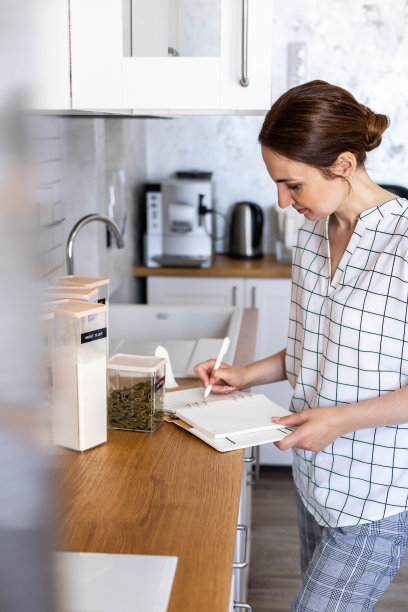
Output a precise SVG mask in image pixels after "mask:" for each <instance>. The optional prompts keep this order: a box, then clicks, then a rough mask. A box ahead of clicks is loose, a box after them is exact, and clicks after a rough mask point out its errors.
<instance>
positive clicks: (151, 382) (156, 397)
mask: <svg viewBox="0 0 408 612" xmlns="http://www.w3.org/2000/svg"><path fill="white" fill-rule="evenodd" d="M165 373H166V359H163V358H161V357H149V356H146V357H145V356H142V355H125V354H123V353H118V354H116V355H114V356H113V357H111V358H110V359H108V362H107V385H108V427H109V428H110V429H125V430H128V431H144V432H150V433H152V432H154V431H156V429H157V428H158V427H159V426H160V425H161V424H162V423H163V415H164V388H165V387H164V382H165Z"/></svg>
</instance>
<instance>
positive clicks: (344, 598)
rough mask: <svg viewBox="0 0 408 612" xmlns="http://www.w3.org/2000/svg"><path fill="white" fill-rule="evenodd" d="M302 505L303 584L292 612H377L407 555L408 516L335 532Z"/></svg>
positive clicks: (407, 513) (299, 503)
mask: <svg viewBox="0 0 408 612" xmlns="http://www.w3.org/2000/svg"><path fill="white" fill-rule="evenodd" d="M296 501H297V505H298V522H299V531H300V541H301V553H300V561H301V569H302V583H301V586H300V590H299V593H298V596H297V598H296V600H295V602H294V603H293V605H292V608H291V612H326V611H327V612H372V611H373V610H374V606H375V604H376V603H377V601H378V600H379V598H380V597H381V595H382V594H383V593H384V591H385V590H386V588H387V587H388V585H389V583H390V582H391V580H392V579H393V578H394V576H395V574H396V573H397V571H398V569H399V567H400V565H401V563H402V561H403V560H404V557H405V554H406V552H407V548H408V512H402V513H401V514H395V515H394V516H390V517H388V518H385V519H382V520H380V521H373V522H371V523H364V524H363V525H353V526H351V527H337V528H333V529H332V528H328V527H321V526H320V525H318V523H316V521H315V519H314V518H313V517H312V515H311V514H309V512H308V511H307V510H306V509H305V507H304V505H303V503H302V501H301V499H300V497H299V496H298V495H297V500H296ZM407 597H408V594H407ZM407 605H408V604H407ZM407 609H408V608H407Z"/></svg>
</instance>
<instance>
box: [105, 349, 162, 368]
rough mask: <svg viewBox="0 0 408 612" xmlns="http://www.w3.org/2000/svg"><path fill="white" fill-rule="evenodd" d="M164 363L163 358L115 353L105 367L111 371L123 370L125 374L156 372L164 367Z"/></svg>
mask: <svg viewBox="0 0 408 612" xmlns="http://www.w3.org/2000/svg"><path fill="white" fill-rule="evenodd" d="M166 362H167V359H164V357H152V356H151V355H126V353H116V355H113V357H110V359H108V361H107V363H106V366H107V368H109V369H111V370H125V371H126V372H156V370H158V369H159V368H160V367H161V366H164V365H166Z"/></svg>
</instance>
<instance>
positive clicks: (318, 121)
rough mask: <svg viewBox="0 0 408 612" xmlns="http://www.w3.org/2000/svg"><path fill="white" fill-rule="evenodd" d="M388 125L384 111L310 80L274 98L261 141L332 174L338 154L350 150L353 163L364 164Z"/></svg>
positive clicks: (266, 145) (275, 149) (294, 158)
mask: <svg viewBox="0 0 408 612" xmlns="http://www.w3.org/2000/svg"><path fill="white" fill-rule="evenodd" d="M388 125H389V118H388V117H387V116H386V115H379V114H376V113H374V112H373V111H372V110H371V109H369V108H368V107H367V106H364V104H360V103H359V102H357V100H356V99H355V98H354V97H353V96H352V95H351V93H349V92H348V91H346V90H345V89H342V88H341V87H337V86H336V85H331V84H330V83H326V82H325V81H309V82H308V83H304V84H303V85H298V86H297V87H292V89H289V90H288V91H286V92H285V93H284V94H283V95H282V96H281V97H280V98H279V99H278V100H276V102H275V103H274V104H273V106H272V108H271V109H270V111H269V112H268V114H267V115H266V117H265V121H264V123H263V125H262V128H261V131H260V133H259V142H260V143H261V144H262V145H263V146H265V147H268V148H269V149H272V150H273V151H276V153H279V154H280V155H283V156H284V157H287V158H289V159H293V160H294V161H299V162H302V163H305V164H308V165H310V166H314V167H315V168H318V169H319V170H320V171H321V172H322V173H323V174H324V175H325V176H326V177H327V178H335V175H334V174H333V173H332V172H331V171H330V167H331V166H332V164H334V162H335V161H336V159H337V157H338V156H339V155H340V154H341V153H343V152H344V151H350V152H351V153H353V154H354V155H355V157H356V160H357V165H358V166H361V165H363V164H364V161H365V159H366V152H367V151H371V150H372V149H375V148H376V147H378V146H379V144H380V143H381V138H382V134H383V132H384V131H385V130H386V129H387V127H388Z"/></svg>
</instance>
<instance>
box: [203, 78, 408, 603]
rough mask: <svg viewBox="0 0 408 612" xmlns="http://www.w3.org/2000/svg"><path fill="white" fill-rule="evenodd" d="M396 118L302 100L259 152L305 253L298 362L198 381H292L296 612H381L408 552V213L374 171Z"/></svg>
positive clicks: (295, 328)
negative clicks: (295, 218) (293, 213)
mask: <svg viewBox="0 0 408 612" xmlns="http://www.w3.org/2000/svg"><path fill="white" fill-rule="evenodd" d="M388 123H389V122H388V118H387V117H386V116H384V115H380V114H376V113H374V112H372V111H371V110H370V109H369V108H367V107H365V106H364V105H362V104H359V103H358V102H357V101H356V100H355V98H354V97H353V96H352V95H351V94H350V93H349V92H347V91H345V90H344V89H341V88H339V87H336V86H334V85H330V84H329V83H325V82H323V81H311V82H310V83H306V84H304V85H300V86H298V87H294V88H293V89H290V90H289V91H287V92H286V93H285V94H283V95H282V96H281V98H279V99H278V100H277V101H276V102H275V104H274V105H273V106H272V108H271V110H270V111H269V113H268V114H267V116H266V118H265V121H264V124H263V126H262V129H261V132H260V136H259V140H260V143H261V145H262V156H263V159H264V162H265V165H266V167H267V169H268V172H269V174H270V176H271V178H272V179H273V181H274V182H275V183H276V185H277V189H278V204H279V206H280V207H281V208H286V207H289V206H293V207H294V208H295V209H296V210H297V211H298V213H299V214H301V215H303V216H304V218H305V222H304V224H303V226H302V227H301V229H300V230H299V232H298V235H297V239H296V241H295V245H294V253H293V265H292V298H291V310H290V322H289V331H288V340H287V346H286V348H285V349H283V350H282V351H280V352H279V353H276V354H275V355H272V356H271V357H268V358H266V359H263V360H261V361H258V362H255V363H252V364H250V365H248V366H246V367H229V366H227V365H225V364H223V365H222V366H221V367H220V368H219V369H218V370H216V371H212V367H213V366H214V361H213V360H210V361H207V362H205V363H202V364H199V365H198V366H196V368H195V371H196V373H197V374H198V375H199V376H200V378H201V380H202V382H203V384H204V385H205V386H206V385H208V384H212V385H213V387H212V391H213V392H214V393H230V392H231V391H234V390H235V389H241V388H245V387H250V386H254V385H259V384H265V383H269V382H276V381H280V380H284V379H286V378H287V379H288V380H289V382H290V384H291V386H292V387H293V399H292V403H291V411H292V412H293V413H294V414H293V415H291V416H288V417H285V418H281V419H273V420H274V421H276V422H279V423H280V424H282V425H286V426H294V429H293V431H292V433H290V434H289V435H288V436H286V437H285V438H284V439H283V440H281V441H280V442H278V443H276V446H277V447H278V448H280V449H281V450H285V449H288V448H292V449H293V454H294V463H293V475H294V481H295V485H296V491H297V503H298V515H299V528H300V535H301V566H302V583H301V587H300V590H299V593H298V596H297V598H296V600H295V602H294V604H293V607H292V610H293V611H295V610H296V611H300V610H302V611H306V610H307V611H312V610H313V611H314V610H316V611H319V612H322V611H323V610H333V611H334V610H336V612H342V611H344V612H346V611H347V612H352V611H353V612H354V611H355V612H357V611H358V612H361V611H363V610H364V611H366V610H373V609H374V605H375V603H376V602H377V600H378V599H379V597H380V596H381V595H382V593H383V592H384V591H385V589H386V588H387V586H388V584H389V583H390V581H391V580H392V578H393V577H394V575H395V573H396V572H397V571H398V568H399V566H400V564H401V562H402V560H403V558H404V556H405V553H406V551H407V545H408V512H407V510H408V386H407V383H408V201H407V200H405V199H403V198H397V197H396V196H395V195H393V194H392V193H390V192H388V191H386V190H384V189H382V188H381V187H379V186H378V185H376V184H375V183H374V182H373V181H372V180H371V178H370V177H369V176H368V174H367V171H366V169H365V166H364V162H365V159H366V152H367V151H371V150H372V149H375V148H376V147H377V146H378V145H379V144H380V142H381V137H382V134H383V132H384V130H385V129H386V128H387V126H388Z"/></svg>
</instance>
